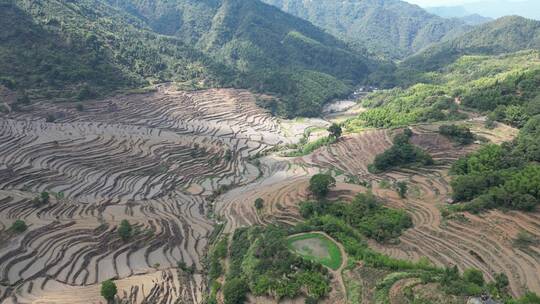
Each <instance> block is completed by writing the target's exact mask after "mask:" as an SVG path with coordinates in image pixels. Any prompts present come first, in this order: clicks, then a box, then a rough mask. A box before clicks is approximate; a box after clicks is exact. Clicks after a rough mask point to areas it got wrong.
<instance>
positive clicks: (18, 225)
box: [10, 220, 28, 233]
mask: <svg viewBox="0 0 540 304" xmlns="http://www.w3.org/2000/svg"><path fill="white" fill-rule="evenodd" d="M10 229H11V230H12V231H15V232H17V233H23V232H25V231H26V229H28V226H27V225H26V223H25V222H24V221H23V220H16V221H15V222H13V224H11V228H10Z"/></svg>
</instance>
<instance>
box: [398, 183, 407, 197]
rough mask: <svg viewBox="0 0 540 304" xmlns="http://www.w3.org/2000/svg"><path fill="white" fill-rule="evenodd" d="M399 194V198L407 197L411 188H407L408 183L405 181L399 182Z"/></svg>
mask: <svg viewBox="0 0 540 304" xmlns="http://www.w3.org/2000/svg"><path fill="white" fill-rule="evenodd" d="M396 187H397V189H396V190H397V193H398V194H399V197H401V198H405V197H406V196H407V191H408V190H409V187H408V186H407V183H406V182H404V181H401V182H397V183H396Z"/></svg>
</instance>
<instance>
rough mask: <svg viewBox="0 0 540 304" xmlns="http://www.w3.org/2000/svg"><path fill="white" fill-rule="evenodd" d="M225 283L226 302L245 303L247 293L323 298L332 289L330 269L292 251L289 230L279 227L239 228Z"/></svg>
mask: <svg viewBox="0 0 540 304" xmlns="http://www.w3.org/2000/svg"><path fill="white" fill-rule="evenodd" d="M229 261H230V263H229V269H228V272H227V275H226V281H225V285H224V286H223V291H224V297H225V302H226V303H243V302H242V301H243V299H245V296H246V293H247V292H251V293H252V294H254V295H256V296H261V295H268V296H273V297H275V298H277V299H281V298H284V297H288V298H294V297H295V296H298V295H306V296H310V297H313V298H315V299H319V298H321V297H324V296H325V295H327V294H328V292H329V291H330V285H329V284H330V283H329V281H330V278H329V275H328V270H327V269H326V268H324V267H323V266H321V265H320V264H318V263H313V262H310V261H308V260H306V259H303V258H301V257H299V256H296V255H295V254H293V253H291V252H290V251H289V248H288V241H287V231H286V230H284V229H283V228H280V227H276V226H268V227H258V226H255V227H250V228H240V229H237V230H236V231H235V233H234V235H233V240H232V243H231V246H230V252H229Z"/></svg>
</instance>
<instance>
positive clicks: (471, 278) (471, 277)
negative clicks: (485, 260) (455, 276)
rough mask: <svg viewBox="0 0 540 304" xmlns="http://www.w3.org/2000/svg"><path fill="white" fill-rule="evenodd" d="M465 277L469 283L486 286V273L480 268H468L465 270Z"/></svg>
mask: <svg viewBox="0 0 540 304" xmlns="http://www.w3.org/2000/svg"><path fill="white" fill-rule="evenodd" d="M463 278H464V279H465V281H467V282H469V283H473V284H476V285H478V286H484V275H483V274H482V272H481V271H480V270H478V269H467V270H465V272H463Z"/></svg>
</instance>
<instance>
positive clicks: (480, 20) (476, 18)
mask: <svg viewBox="0 0 540 304" xmlns="http://www.w3.org/2000/svg"><path fill="white" fill-rule="evenodd" d="M458 19H459V20H462V21H463V22H465V23H467V24H469V25H480V24H484V23H487V22H490V21H493V19H492V18H489V17H484V16H480V15H478V14H472V15H467V16H463V17H460V18H458Z"/></svg>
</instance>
